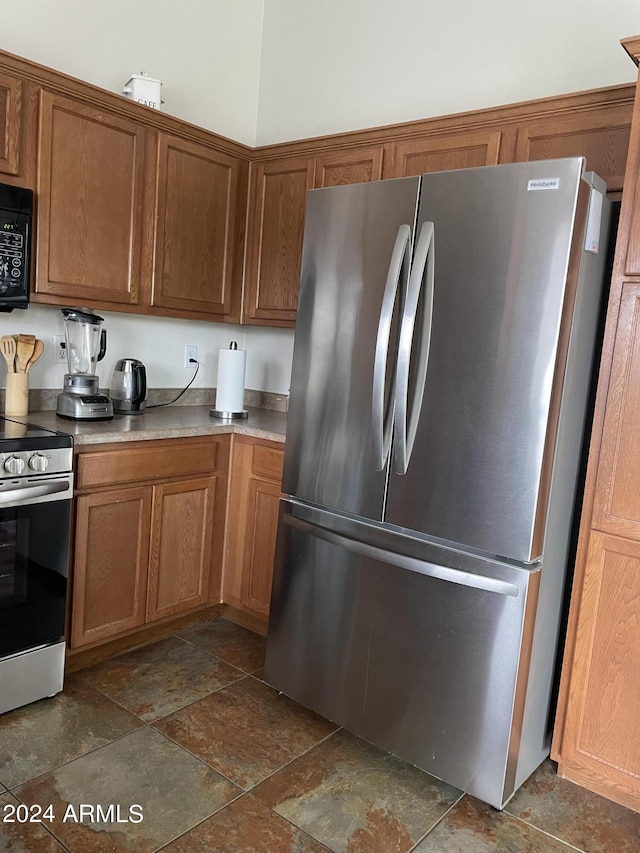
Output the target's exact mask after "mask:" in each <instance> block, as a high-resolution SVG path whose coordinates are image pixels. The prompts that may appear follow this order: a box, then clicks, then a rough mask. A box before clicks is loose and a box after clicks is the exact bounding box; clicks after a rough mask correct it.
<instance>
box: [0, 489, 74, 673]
mask: <svg viewBox="0 0 640 853" xmlns="http://www.w3.org/2000/svg"><path fill="white" fill-rule="evenodd" d="M72 495H73V475H72V474H62V475H61V474H56V475H51V476H50V477H47V476H40V477H33V478H21V479H19V480H18V479H16V480H4V481H2V482H1V483H0V658H3V657H7V656H8V655H12V654H15V653H17V652H21V651H24V650H26V649H33V648H37V647H38V646H42V645H46V644H49V643H54V642H57V641H58V640H60V639H61V638H62V637H63V636H64V631H65V615H66V603H67V582H68V576H69V537H70V521H71V498H72Z"/></svg>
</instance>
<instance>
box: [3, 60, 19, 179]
mask: <svg viewBox="0 0 640 853" xmlns="http://www.w3.org/2000/svg"><path fill="white" fill-rule="evenodd" d="M21 130H22V82H21V81H20V80H19V79H18V78H17V77H13V76H11V75H9V74H5V73H4V72H0V173H2V174H3V175H17V174H18V173H19V171H20V141H21Z"/></svg>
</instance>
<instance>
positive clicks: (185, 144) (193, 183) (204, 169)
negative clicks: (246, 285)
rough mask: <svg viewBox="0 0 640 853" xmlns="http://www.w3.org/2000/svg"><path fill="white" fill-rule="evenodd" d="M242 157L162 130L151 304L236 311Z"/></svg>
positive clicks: (211, 311) (220, 312)
mask: <svg viewBox="0 0 640 853" xmlns="http://www.w3.org/2000/svg"><path fill="white" fill-rule="evenodd" d="M237 184H238V161H237V160H236V159H234V158H233V157H230V156H228V155H227V154H222V153H220V152H219V151H215V150H214V149H212V148H210V147H208V146H206V145H200V144H198V143H194V142H189V141H187V140H184V139H180V138H179V137H174V136H170V135H168V134H166V133H161V134H160V139H159V153H158V195H157V207H156V235H155V267H154V280H153V294H152V300H151V301H152V304H153V305H155V306H159V307H162V308H178V309H183V310H185V311H196V312H199V313H202V314H211V315H220V316H225V315H228V314H229V313H230V311H231V286H232V272H233V270H232V265H233V254H234V245H235V236H236V221H235V216H236V195H237Z"/></svg>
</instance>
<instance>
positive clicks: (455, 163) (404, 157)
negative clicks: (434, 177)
mask: <svg viewBox="0 0 640 853" xmlns="http://www.w3.org/2000/svg"><path fill="white" fill-rule="evenodd" d="M500 139H501V133H500V131H499V130H495V131H482V132H478V133H464V134H458V135H456V136H447V137H438V136H436V137H428V138H425V139H415V140H407V141H403V142H396V143H395V145H394V146H393V149H392V151H393V155H392V163H393V165H392V166H391V167H390V174H385V177H389V178H392V177H393V178H404V177H409V176H410V175H423V174H425V173H426V172H442V171H445V170H448V169H467V168H470V167H471V166H492V165H494V164H495V163H497V162H498V156H499V153H500Z"/></svg>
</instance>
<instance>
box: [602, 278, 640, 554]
mask: <svg viewBox="0 0 640 853" xmlns="http://www.w3.org/2000/svg"><path fill="white" fill-rule="evenodd" d="M639 451H640V284H632V283H626V284H624V285H623V288H622V299H621V302H620V310H619V313H618V323H617V327H616V338H615V346H614V351H613V362H612V366H611V378H610V381H609V395H608V398H607V404H606V415H605V421H604V428H603V433H602V444H601V447H600V457H599V460H598V475H597V480H596V493H595V502H594V508H593V521H592V524H593V526H594V527H596V528H598V529H599V530H603V531H605V532H607V533H614V534H617V535H621V536H627V537H629V538H631V539H637V540H640V500H638V483H640V452H639Z"/></svg>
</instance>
